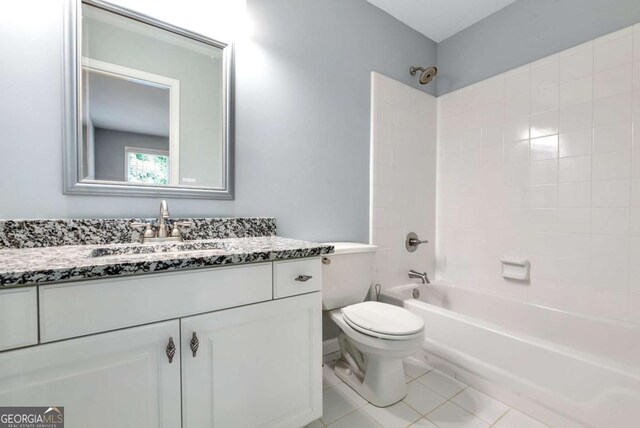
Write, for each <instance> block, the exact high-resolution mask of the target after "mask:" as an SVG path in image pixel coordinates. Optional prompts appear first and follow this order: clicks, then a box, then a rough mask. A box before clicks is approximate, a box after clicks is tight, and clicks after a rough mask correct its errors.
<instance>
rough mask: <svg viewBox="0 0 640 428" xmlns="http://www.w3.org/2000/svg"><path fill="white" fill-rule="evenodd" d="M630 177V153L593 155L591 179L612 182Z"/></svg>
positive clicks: (625, 151) (624, 151) (627, 151)
mask: <svg viewBox="0 0 640 428" xmlns="http://www.w3.org/2000/svg"><path fill="white" fill-rule="evenodd" d="M630 176H631V151H629V150H623V151H618V152H610V153H598V154H594V155H593V179H594V180H614V179H619V178H629V177H630Z"/></svg>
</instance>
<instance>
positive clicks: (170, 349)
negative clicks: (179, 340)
mask: <svg viewBox="0 0 640 428" xmlns="http://www.w3.org/2000/svg"><path fill="white" fill-rule="evenodd" d="M174 355H176V344H175V343H173V337H170V338H169V343H167V357H168V358H169V364H171V363H172V362H173V356H174Z"/></svg>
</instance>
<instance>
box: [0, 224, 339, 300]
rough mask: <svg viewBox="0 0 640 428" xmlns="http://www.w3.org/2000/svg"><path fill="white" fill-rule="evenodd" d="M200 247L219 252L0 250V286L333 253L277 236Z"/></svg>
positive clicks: (326, 247)
mask: <svg viewBox="0 0 640 428" xmlns="http://www.w3.org/2000/svg"><path fill="white" fill-rule="evenodd" d="M197 242H198V243H200V242H210V243H218V244H219V248H216V249H205V250H195V251H163V250H167V249H169V248H170V247H171V246H174V247H175V245H176V244H157V245H154V247H163V248H161V249H160V251H157V252H153V253H136V254H127V255H122V254H115V255H107V256H101V257H92V252H93V251H94V250H96V249H100V248H105V247H109V248H114V249H116V251H114V252H118V250H119V249H123V248H126V247H137V246H140V244H114V245H106V244H97V245H65V246H55V247H40V248H7V249H0V287H15V286H30V285H43V284H48V283H54V282H60V281H74V280H82V279H98V278H108V277H115V276H124V275H137V274H145V273H151V272H173V271H178V270H185V269H197V268H203V267H215V266H223V265H230V264H240V263H254V262H266V261H273V260H285V259H294V258H301V257H312V256H319V255H322V254H327V253H330V252H333V246H330V245H323V244H317V243H313V242H306V241H298V240H295V239H287V238H281V237H278V236H261V237H248V238H228V239H211V240H206V241H197Z"/></svg>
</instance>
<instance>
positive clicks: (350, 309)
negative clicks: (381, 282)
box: [322, 242, 424, 407]
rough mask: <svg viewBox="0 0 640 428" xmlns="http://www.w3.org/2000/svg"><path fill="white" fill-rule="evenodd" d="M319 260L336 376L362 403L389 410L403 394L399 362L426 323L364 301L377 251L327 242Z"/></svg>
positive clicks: (418, 339) (418, 340)
mask: <svg viewBox="0 0 640 428" xmlns="http://www.w3.org/2000/svg"><path fill="white" fill-rule="evenodd" d="M330 245H333V246H334V247H335V253H333V254H329V255H326V256H324V257H323V259H322V262H323V265H322V266H323V267H322V306H323V309H324V310H326V311H329V315H330V317H331V319H332V320H333V321H334V322H335V323H336V324H337V325H338V327H339V328H340V333H339V334H338V341H339V344H340V352H341V354H342V355H341V358H340V359H339V360H338V361H337V362H336V366H335V373H336V375H337V376H338V377H339V378H340V379H342V380H343V381H344V382H345V383H346V384H347V385H349V386H350V387H351V388H352V389H353V390H355V391H356V392H357V393H358V394H360V395H361V396H362V397H363V398H364V399H366V400H367V401H369V402H370V403H371V404H373V405H375V406H378V407H386V406H390V405H392V404H394V403H396V402H398V401H400V400H402V399H403V398H404V397H405V395H407V386H406V382H405V377H404V367H403V365H402V360H403V358H405V357H408V356H409V355H412V354H413V353H414V352H416V351H417V350H418V349H420V347H421V345H422V343H423V336H424V321H423V320H422V319H421V318H419V317H417V316H416V315H414V314H412V313H411V312H409V311H408V310H406V309H404V308H401V307H399V306H395V305H390V304H387V303H381V302H375V301H368V302H363V300H364V299H365V298H366V296H367V293H368V292H369V289H370V287H371V283H372V280H373V268H374V261H375V255H376V250H377V247H376V246H374V245H367V244H358V243H351V242H336V243H330Z"/></svg>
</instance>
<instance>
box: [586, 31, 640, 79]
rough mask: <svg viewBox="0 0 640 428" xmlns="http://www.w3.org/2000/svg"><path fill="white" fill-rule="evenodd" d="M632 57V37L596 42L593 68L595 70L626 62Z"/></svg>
mask: <svg viewBox="0 0 640 428" xmlns="http://www.w3.org/2000/svg"><path fill="white" fill-rule="evenodd" d="M632 59H633V37H632V35H631V34H627V35H625V36H623V37H619V38H616V39H615V40H610V41H607V42H605V43H601V42H598V43H596V45H595V48H594V57H593V69H594V71H595V72H599V71H602V70H607V69H610V68H614V67H618V66H621V65H624V64H628V63H630V62H631V61H632Z"/></svg>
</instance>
